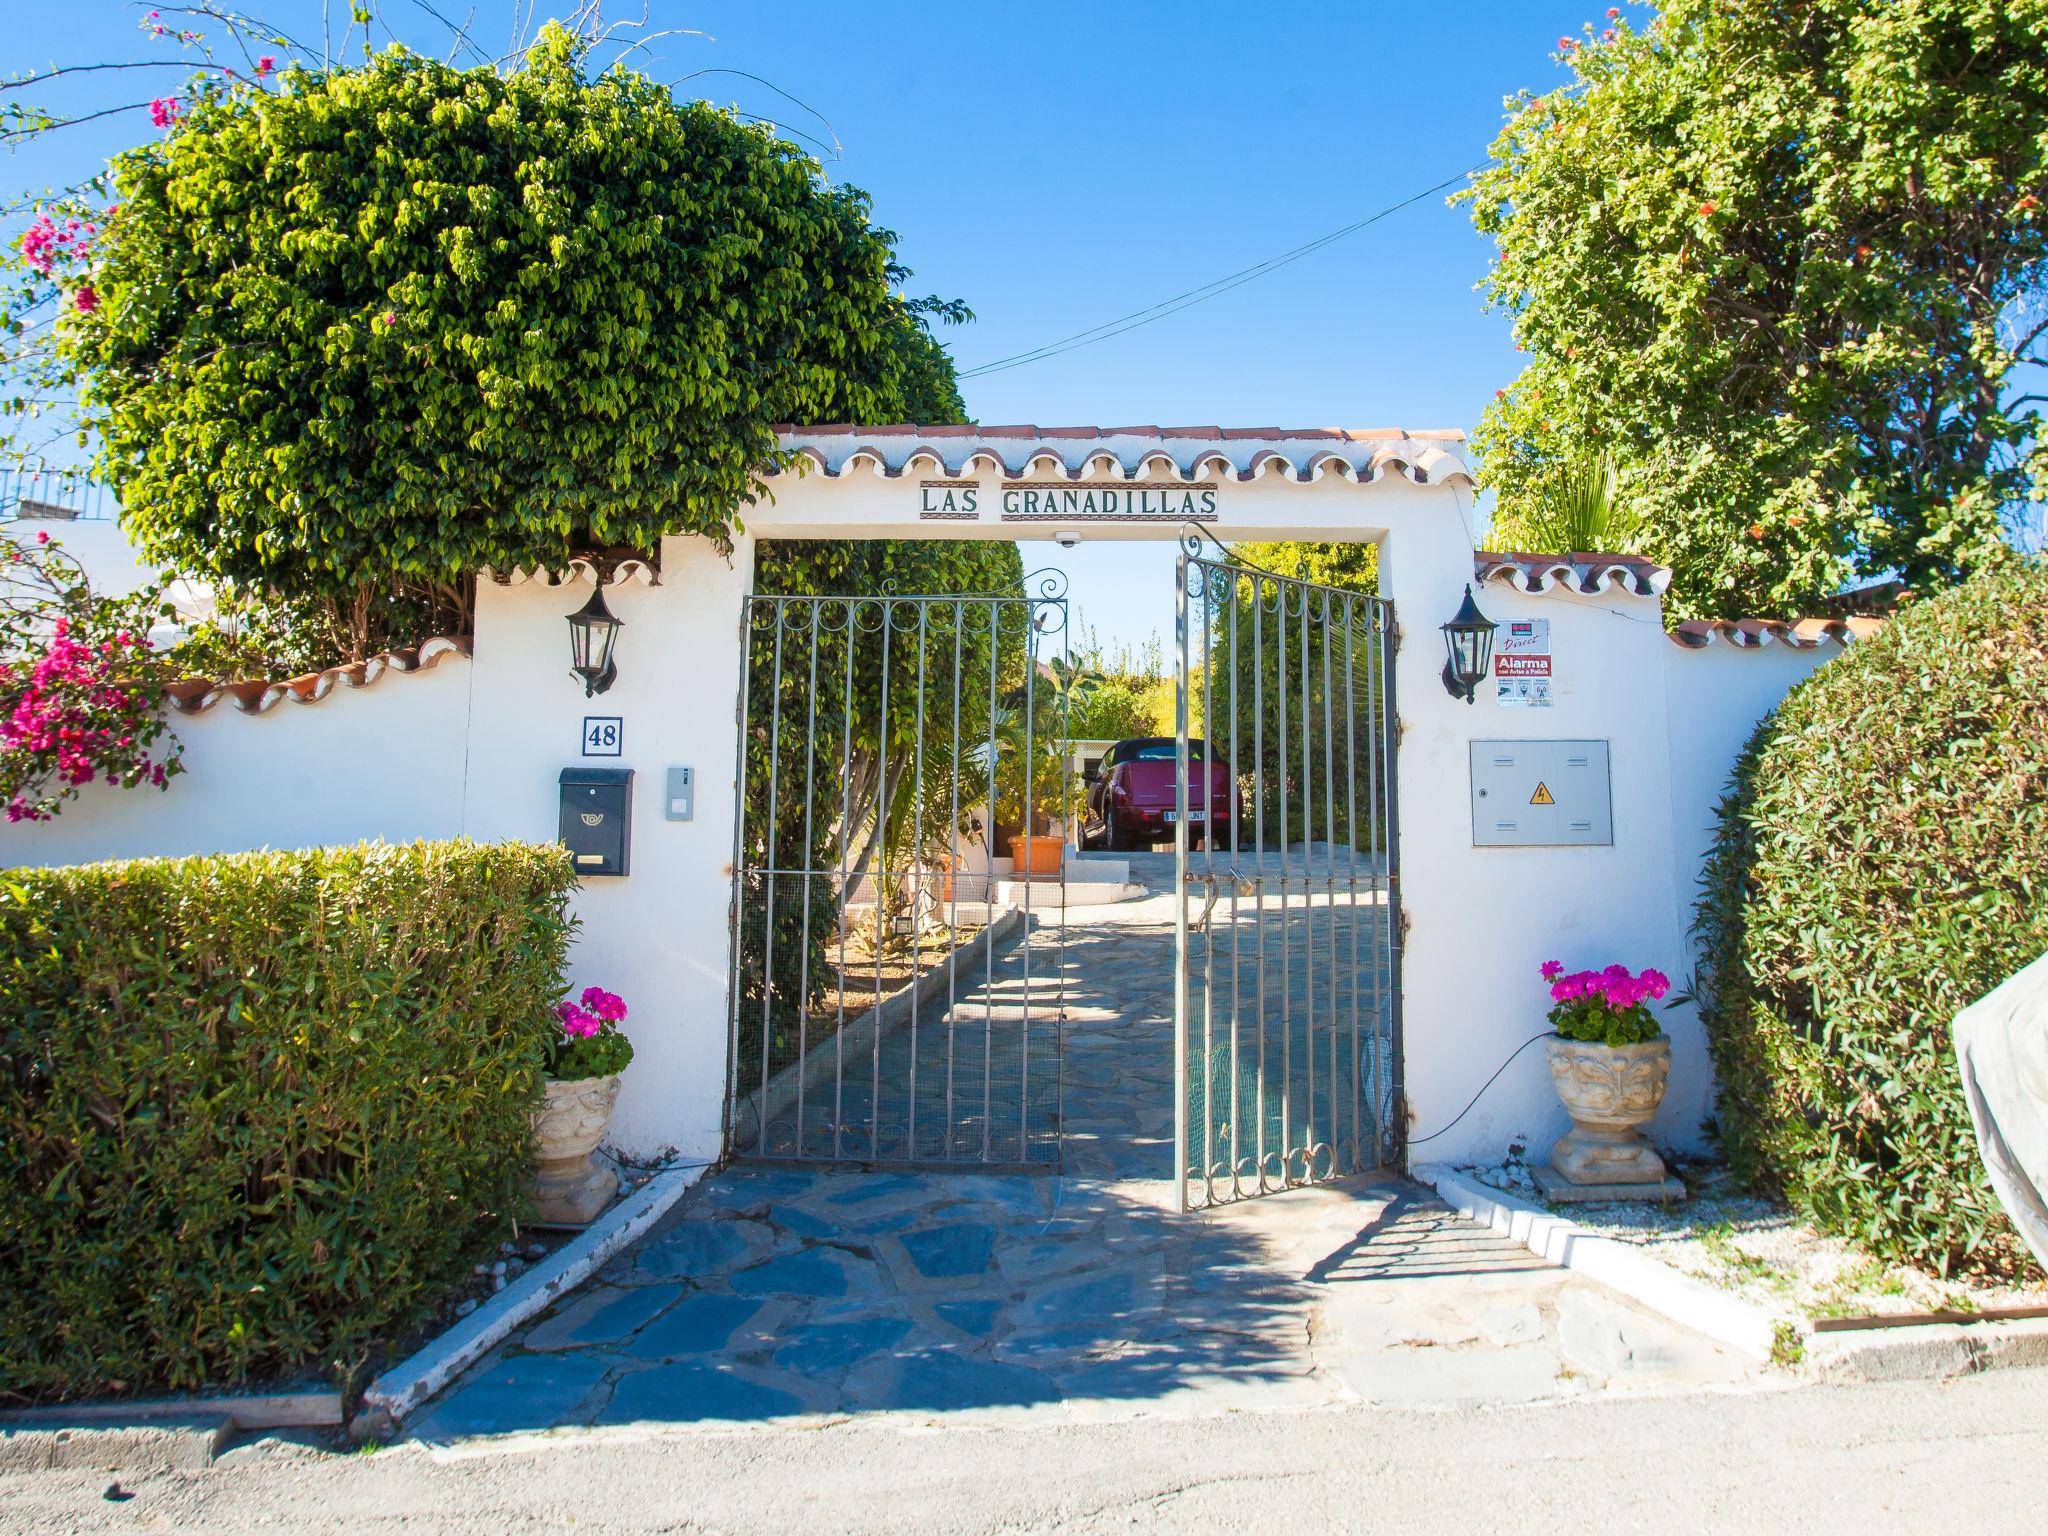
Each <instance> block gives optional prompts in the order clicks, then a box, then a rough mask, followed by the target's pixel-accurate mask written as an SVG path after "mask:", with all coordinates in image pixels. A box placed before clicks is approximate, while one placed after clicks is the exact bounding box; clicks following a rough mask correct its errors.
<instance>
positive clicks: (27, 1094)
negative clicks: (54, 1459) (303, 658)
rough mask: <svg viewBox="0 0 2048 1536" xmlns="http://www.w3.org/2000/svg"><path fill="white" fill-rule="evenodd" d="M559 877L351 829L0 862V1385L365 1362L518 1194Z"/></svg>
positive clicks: (565, 887)
mask: <svg viewBox="0 0 2048 1536" xmlns="http://www.w3.org/2000/svg"><path fill="white" fill-rule="evenodd" d="M574 884H575V875H574V872H573V870H572V868H571V866H570V864H569V861H568V856H567V854H566V853H565V852H564V851H563V850H561V849H559V848H553V847H547V848H542V847H533V846H528V845H524V844H478V843H470V842H463V841H457V842H441V843H414V844H410V845H406V846H398V847H390V846H385V845H382V844H368V845H363V846H358V847H348V848H326V849H315V850H311V851H305V852H295V853H245V854H226V855H214V856H208V857H199V858H187V859H143V860H136V861H132V862H123V863H106V864H93V865H83V866H76V867H71V868H59V869H16V870H12V871H7V872H5V873H4V874H0V996H4V998H5V1005H4V1017H0V1031H4V1032H0V1392H4V1393H6V1394H9V1395H14V1396H17V1397H18V1396H30V1397H53V1396H72V1395H78V1394H82V1393H92V1392H104V1391H110V1390H114V1391H118V1390H122V1389H134V1388H143V1387H170V1388H189V1387H194V1386H198V1385H201V1384H213V1383H226V1382H237V1381H241V1380H244V1379H246V1378H248V1377H250V1376H251V1375H257V1374H263V1373H272V1372H276V1371H280V1370H287V1369H291V1368H295V1367H299V1366H304V1365H310V1366H313V1367H316V1368H319V1369H322V1370H326V1369H329V1368H331V1367H335V1366H340V1367H342V1368H344V1369H346V1368H348V1367H350V1366H352V1365H355V1364H358V1363H360V1360H361V1357H362V1356H363V1354H364V1353H365V1351H366V1350H367V1348H368V1346H369V1344H370V1342H371V1341H372V1340H374V1339H375V1338H376V1337H377V1336H378V1335H379V1334H380V1333H385V1332H388V1331H390V1330H393V1329H395V1328H398V1327H400V1326H402V1325H403V1324H404V1323H405V1322H406V1321H407V1320H408V1319H410V1318H412V1317H414V1316H415V1315H417V1314H418V1313H419V1312H420V1311H421V1310H422V1309H423V1308H424V1307H425V1306H427V1305H428V1304H430V1303H431V1302H432V1301H433V1300H434V1299H435V1297H436V1296H437V1295H438V1294H440V1292H441V1291H442V1289H443V1288H444V1287H445V1285H446V1284H447V1283H448V1282H449V1281H451V1280H452V1279H454V1278H455V1277H457V1276H459V1275H460V1274H461V1273H463V1272H464V1271H465V1270H466V1269H467V1267H468V1265H469V1263H470V1261H471V1259H472V1257H473V1256H474V1254H475V1252H476V1250H477V1249H478V1248H479V1247H481V1246H482V1245H484V1244H486V1243H489V1242H494V1241H496V1240H498V1239H499V1238H500V1237H501V1236H503V1235H504V1234H506V1233H507V1232H508V1230H509V1229H510V1227H511V1224H512V1222H513V1221H514V1220H515V1218H516V1217H517V1216H518V1215H519V1214H520V1209H521V1200H522V1179H523V1176H524V1174H525V1172H526V1170H527V1168H528V1166H529V1160H530V1155H529V1148H528V1136H529V1116H530V1112H531V1108H532V1106H533V1104H534V1103H535V1102H536V1100H537V1097H538V1094H539V1090H540V1083H541V1048H542V1042H543V1040H544V1038H545V1034H546V1031H547V1028H548V1026H549V1023H550V1016H549V1007H550V1005H551V1004H552V1003H553V1002H554V1001H555V999H556V998H557V997H558V996H559V991H560V977H561V972H562V964H563V960H564V957H565V952H566V949H567V944H568V939H569V935H570V930H571V923H570V920H569V919H568V917H567V916H566V912H565V903H566V900H567V896H568V893H569V891H570V890H571V889H572V888H573V886H574Z"/></svg>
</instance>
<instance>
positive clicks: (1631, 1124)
mask: <svg viewBox="0 0 2048 1536" xmlns="http://www.w3.org/2000/svg"><path fill="white" fill-rule="evenodd" d="M1544 1044H1545V1045H1546V1046H1547V1048H1548V1049H1549V1052H1550V1080H1551V1082H1552V1083H1554V1084H1555V1085H1556V1087H1557V1096H1558V1098H1559V1099H1561V1100H1563V1101H1564V1109H1565V1113H1566V1114H1568V1115H1570V1116H1571V1117H1572V1128H1571V1129H1570V1130H1569V1131H1566V1132H1565V1133H1564V1135H1562V1136H1560V1137H1559V1138H1558V1139H1557V1145H1556V1146H1554V1147H1552V1148H1551V1150H1550V1162H1551V1166H1552V1167H1554V1168H1556V1169H1557V1171H1558V1172H1559V1173H1561V1174H1563V1175H1564V1177H1565V1178H1567V1179H1569V1180H1570V1181H1571V1182H1572V1183H1574V1184H1658V1183H1662V1182H1663V1180H1664V1176H1665V1175H1664V1159H1662V1158H1661V1157H1659V1156H1658V1155H1657V1152H1656V1149H1655V1148H1654V1147H1652V1146H1651V1145H1650V1143H1649V1141H1648V1140H1647V1139H1646V1138H1645V1137H1644V1136H1643V1133H1642V1128H1643V1127H1644V1126H1645V1125H1647V1124H1649V1122H1650V1119H1651V1117H1652V1116H1653V1115H1655V1114H1656V1113H1657V1106H1658V1105H1660V1104H1662V1103H1663V1102H1664V1090H1665V1087H1666V1086H1667V1085H1668V1084H1669V1082H1670V1080H1671V1041H1670V1039H1669V1037H1668V1036H1664V1035H1659V1036H1658V1037H1657V1038H1656V1039H1654V1040H1645V1041H1643V1042H1642V1043H1641V1044H1639V1045H1608V1044H1607V1043H1606V1042H1605V1041H1599V1040H1591V1041H1588V1040H1566V1039H1564V1038H1563V1037H1561V1036H1553V1037H1552V1038H1551V1039H1549V1040H1547V1041H1545V1042H1544Z"/></svg>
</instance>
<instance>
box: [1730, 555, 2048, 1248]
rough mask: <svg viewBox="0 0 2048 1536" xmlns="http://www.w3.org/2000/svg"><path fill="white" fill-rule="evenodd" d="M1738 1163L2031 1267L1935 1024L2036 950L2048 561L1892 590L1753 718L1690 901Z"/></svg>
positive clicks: (1899, 1234) (1929, 1237)
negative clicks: (1860, 629)
mask: <svg viewBox="0 0 2048 1536" xmlns="http://www.w3.org/2000/svg"><path fill="white" fill-rule="evenodd" d="M1695 931H1696V934H1697V936H1698V938H1699V940H1700V961H1701V974H1700V1002H1701V1007H1702V1013H1703V1016H1704V1018H1705V1021H1706V1026H1707V1033H1708V1040H1709V1043H1710V1045H1711V1047H1712V1050H1713V1055H1714V1064H1715V1067H1716V1070H1717V1072H1718V1074H1719V1078H1720V1131H1721V1134H1722V1137H1723V1138H1724V1141H1725V1144H1726V1147H1727V1151H1728V1153H1729V1156H1730V1158H1731V1160H1732V1161H1733V1162H1734V1164H1735V1165H1736V1167H1737V1169H1738V1170H1739V1171H1741V1172H1742V1173H1743V1174H1745V1175H1746V1176H1748V1177H1749V1178H1750V1179H1751V1180H1752V1181H1753V1182H1754V1183H1756V1184H1758V1185H1760V1186H1762V1187H1763V1188H1765V1189H1767V1190H1773V1191H1777V1192H1782V1193H1783V1194H1784V1195H1785V1196H1787V1197H1788V1198H1789V1199H1790V1200H1791V1202H1792V1203H1793V1204H1794V1205H1795V1206H1796V1207H1798V1208H1799V1209H1801V1210H1802V1211H1804V1212H1806V1213H1807V1214H1808V1215H1809V1216H1810V1217H1811V1218H1812V1219H1813V1220H1814V1221H1816V1222H1817V1223H1818V1224H1819V1225H1821V1226H1823V1227H1826V1228H1829V1229H1832V1230H1834V1231H1837V1232H1842V1233H1845V1234H1848V1235H1851V1236H1854V1237H1858V1238H1861V1239H1863V1240H1864V1241H1866V1242H1867V1243H1869V1244H1870V1245H1871V1246H1872V1247H1873V1248H1875V1249H1876V1250H1878V1251H1879V1252H1881V1253H1884V1254H1887V1255H1890V1256H1894V1257H1899V1258H1905V1259H1908V1260H1912V1261H1915V1262H1918V1263H1921V1264H1924V1265H1929V1266H1931V1267H1933V1268H1935V1269H1938V1270H1940V1271H1942V1272H1944V1273H1946V1272H1949V1271H1950V1270H1953V1269H1955V1268H1957V1267H1958V1266H1962V1267H1965V1268H1972V1269H1985V1270H1991V1271H1994V1272H1996V1271H2013V1270H2021V1269H2024V1268H2026V1267H2027V1266H2028V1264H2029V1260H2028V1258H2027V1256H2026V1251H2025V1249H2024V1247H2023V1246H2022V1245H2021V1243H2020V1241H2019V1238H2018V1235H2017V1233H2016V1232H2015V1231H2014V1230H2013V1228H2012V1226H2011V1225H2010V1224H2009V1222H2008V1221H2007V1220H2006V1218H2005V1216H2004V1213H2003V1212H2002V1211H2001V1210H2000V1208H1999V1205H1998V1201H1997V1198H1996V1196H1995V1195H1994V1194H1993V1193H1992V1190H1991V1186H1990V1183H1989V1181H1988V1179H1987V1178H1986V1176H1985V1172H1984V1166H1983V1162H1982V1160H1981V1158H1980V1157H1979V1155H1978V1151H1977V1145H1976V1141H1975V1139H1974V1137H1973V1135H1972V1132H1971V1128H1970V1119H1969V1114H1968V1112H1967V1110H1966V1108H1965V1106H1964V1101H1963V1095H1962V1089H1961V1085H1960V1082H1959V1080H1958V1077H1957V1073H1956V1064H1955V1051H1954V1046H1953V1042H1952V1041H1951V1039H1950V1023H1951V1021H1952V1020H1953V1019H1954V1017H1955V1015H1956V1014H1957V1012H1959V1011H1960V1010H1961V1009H1962V1008H1963V1007H1965V1006H1966V1005H1967V1004H1969V1003H1971V1002H1974V1001H1975V1000H1976V999H1977V998H1979V997H1981V996H1983V995H1984V994H1985V993H1986V992H1988V991H1990V990H1991V989H1992V988H1993V987H1995V986H1997V985H1998V984H1999V983H2000V982H2001V981H2003V980H2005V978H2006V977H2007V976H2009V975H2011V974H2012V973H2013V972H2014V971H2016V970H2018V969H2019V968H2020V967H2021V966H2023V965H2025V964H2027V963H2028V962H2029V961H2031V960H2032V959H2034V958H2035V957H2036V956H2037V955H2039V954H2041V953H2042V952H2043V951H2044V950H2048V566H2044V565H2043V563H2042V562H2041V561H2039V560H2031V561H2029V560H2019V559H2013V560H2010V561H2008V562H2006V563H2005V564H2004V565H2002V566H2000V567H1999V568H1996V569H1994V570H1992V571H1990V572H1987V573H1985V574H1983V575H1980V576H1978V577H1975V578H1973V579H1972V580H1970V581H1969V582H1967V583H1965V584H1964V585H1962V586H1960V587H1957V588H1955V589H1953V590H1951V591H1949V592H1946V593H1944V594H1942V595H1941V596H1939V597H1937V598H1934V599H1932V600H1931V601H1928V602H1924V603H1916V604H1912V605H1909V606H1908V607H1906V608H1905V609H1903V610H1902V611H1901V612H1900V613H1899V614H1898V616H1897V617H1896V618H1895V619H1894V620H1893V622H1892V623H1891V624H1890V625H1889V626H1887V627H1886V629H1885V630H1884V631H1883V632H1882V633H1881V634H1879V635H1877V636H1875V637H1874V638H1871V639H1868V640H1865V641H1862V642H1861V643H1859V644H1858V645H1856V646H1855V647H1854V648H1852V649H1851V650H1850V651H1849V652H1848V653H1847V654H1846V655H1844V656H1842V657H1840V658H1838V659H1836V660H1834V661H1832V662H1830V663H1829V664H1828V665H1827V666H1825V667H1823V668H1822V669H1821V670H1820V671H1818V672H1816V673H1815V674H1814V675H1813V676H1812V677H1810V678H1809V679H1807V680H1806V681H1805V682H1804V683H1802V684H1800V685H1799V686H1798V687H1797V688H1795V689H1793V690H1792V692H1791V693H1790V694H1789V695H1788V696H1787V697H1786V699H1785V700H1784V702H1783V703H1782V704H1781V705H1780V706H1779V707H1778V709H1777V711H1776V712H1775V713H1774V714H1772V715H1771V716H1770V717H1769V718H1768V719H1767V720H1765V721H1764V722H1763V724H1762V726H1761V727H1759V729H1758V730H1757V733H1756V735H1755V736H1754V738H1753V739H1752V740H1751V742H1750V744H1749V746H1748V748H1747V750H1746V751H1745V752H1744V754H1743V756H1742V758H1741V760H1740V762H1739V763H1738V765H1737V767H1736V771H1735V775H1734V780H1733V783H1732V785H1731V788H1730V792H1729V794H1728V796H1727V798H1726V799H1725V800H1724V802H1723V804H1722V807H1721V819H1720V829H1719V834H1718V838H1717V842H1716V844H1715V848H1714V852H1713V854H1712V856H1711V858H1710V859H1709V861H1708V866H1707V870H1706V874H1705V878H1704V882H1703V892H1702V896H1701V899H1700V902H1699V906H1698V910H1697V914H1696V929H1695Z"/></svg>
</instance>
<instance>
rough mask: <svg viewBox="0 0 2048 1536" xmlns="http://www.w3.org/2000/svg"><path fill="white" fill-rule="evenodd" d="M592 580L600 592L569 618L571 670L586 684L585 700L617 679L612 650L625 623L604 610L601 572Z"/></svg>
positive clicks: (601, 691)
mask: <svg viewBox="0 0 2048 1536" xmlns="http://www.w3.org/2000/svg"><path fill="white" fill-rule="evenodd" d="M592 576H593V579H594V580H595V581H596V582H597V590H596V591H594V592H592V593H591V594H590V601H589V602H587V603H585V604H584V605H583V606H582V607H581V608H578V609H577V610H576V611H575V612H574V613H572V614H570V615H569V666H570V669H571V670H572V671H574V672H575V674H576V675H577V676H578V677H580V678H581V679H582V680H583V696H584V697H585V698H586V699H587V698H590V697H591V696H592V695H594V694H600V693H603V692H604V691H605V690H606V689H607V688H609V687H611V685H612V684H613V683H614V682H615V681H617V679H618V675H619V667H618V663H617V662H615V661H613V660H612V647H613V646H614V645H616V644H617V643H618V638H619V625H620V623H621V622H622V621H621V620H620V619H619V618H618V617H617V616H616V615H615V614H613V612H612V611H611V609H609V608H607V607H606V606H605V601H604V576H603V573H602V571H596V572H593V573H592Z"/></svg>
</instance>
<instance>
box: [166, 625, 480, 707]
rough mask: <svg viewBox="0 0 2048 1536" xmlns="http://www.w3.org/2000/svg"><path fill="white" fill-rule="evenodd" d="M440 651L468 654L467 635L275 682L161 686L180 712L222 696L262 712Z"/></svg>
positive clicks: (369, 679) (310, 700) (431, 661)
mask: <svg viewBox="0 0 2048 1536" xmlns="http://www.w3.org/2000/svg"><path fill="white" fill-rule="evenodd" d="M444 656H460V657H462V658H464V659H465V660H467V659H468V657H469V637H468V636H467V635H454V636H450V635H436V636H434V638H432V639H431V640H424V641H422V642H420V644H418V645H416V646H408V647H406V648H404V649H402V650H393V651H381V652H379V653H378V654H377V655H375V656H372V657H370V658H369V659H368V660H367V661H355V662H349V663H347V664H346V665H343V666H339V667H329V668H327V670H326V671H324V672H308V673H306V674H305V675H304V676H302V677H290V678H285V679H283V680H281V681H278V682H264V681H261V680H260V679H259V680H255V681H250V682H238V683H223V682H212V681H209V680H207V679H205V678H187V679H185V680H184V681H182V682H176V683H172V684H170V685H169V686H168V687H167V688H166V689H165V690H164V691H165V693H166V694H168V695H169V697H170V701H171V707H172V708H174V709H176V710H177V711H178V713H179V714H181V715H200V714H204V713H205V712H206V711H207V710H209V709H212V708H213V707H214V706H215V705H216V704H219V703H221V702H222V701H223V700H226V701H227V702H229V703H231V704H233V705H234V706H235V708H236V709H238V710H240V711H241V712H242V713H243V714H245V715H261V714H267V713H268V712H269V711H271V710H273V709H275V708H276V707H277V706H278V705H279V704H282V703H283V702H284V701H285V700H287V699H289V700H291V701H292V703H294V704H317V703H319V702H320V701H321V700H322V699H324V698H326V697H327V696H328V695H329V694H331V693H333V692H334V690H335V689H336V688H337V687H347V688H367V687H369V686H370V685H371V684H372V683H374V682H376V681H377V680H378V679H379V678H381V677H383V676H384V675H385V674H386V673H387V672H425V671H427V670H428V669H429V668H431V667H432V666H434V665H435V663H437V662H439V661H440V660H441V659H442V658H443V657H444Z"/></svg>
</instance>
